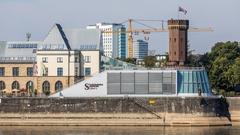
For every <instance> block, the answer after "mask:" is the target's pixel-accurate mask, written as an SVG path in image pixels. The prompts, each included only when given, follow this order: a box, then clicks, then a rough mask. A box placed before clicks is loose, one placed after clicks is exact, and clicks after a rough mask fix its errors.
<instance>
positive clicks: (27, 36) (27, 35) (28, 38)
mask: <svg viewBox="0 0 240 135" xmlns="http://www.w3.org/2000/svg"><path fill="white" fill-rule="evenodd" d="M31 36H32V34H31V33H30V32H27V33H26V38H27V41H29V40H30V38H31Z"/></svg>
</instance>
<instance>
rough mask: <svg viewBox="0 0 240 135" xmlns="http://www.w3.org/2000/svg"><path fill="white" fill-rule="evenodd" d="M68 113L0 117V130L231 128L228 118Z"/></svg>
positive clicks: (181, 115)
mask: <svg viewBox="0 0 240 135" xmlns="http://www.w3.org/2000/svg"><path fill="white" fill-rule="evenodd" d="M158 115H160V116H163V118H157V117H155V116H153V115H152V114H149V113H142V114H139V113H126V114H123V113H77V114H76V113H66V114H62V113H61V114H42V113H39V114H27V113H26V114H8V113H5V114H0V126H230V125H231V122H230V121H229V120H228V119H227V118H225V117H204V116H201V115H192V114H160V113H159V114H158Z"/></svg>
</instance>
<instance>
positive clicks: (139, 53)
mask: <svg viewBox="0 0 240 135" xmlns="http://www.w3.org/2000/svg"><path fill="white" fill-rule="evenodd" d="M133 53H134V58H136V59H138V60H143V59H144V57H146V56H148V42H146V41H143V40H137V41H135V42H133Z"/></svg>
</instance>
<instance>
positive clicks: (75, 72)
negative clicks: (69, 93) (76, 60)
mask: <svg viewBox="0 0 240 135" xmlns="http://www.w3.org/2000/svg"><path fill="white" fill-rule="evenodd" d="M74 75H75V76H78V67H75V69H74Z"/></svg>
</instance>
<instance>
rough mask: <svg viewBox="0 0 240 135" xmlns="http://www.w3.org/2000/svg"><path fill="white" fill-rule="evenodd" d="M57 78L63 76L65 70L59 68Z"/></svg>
mask: <svg viewBox="0 0 240 135" xmlns="http://www.w3.org/2000/svg"><path fill="white" fill-rule="evenodd" d="M57 76H63V68H57Z"/></svg>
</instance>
